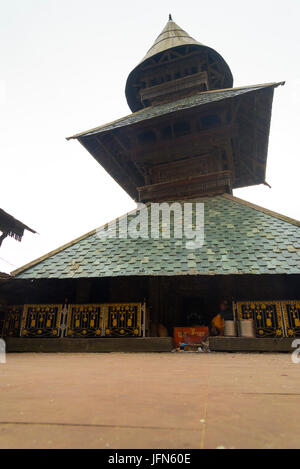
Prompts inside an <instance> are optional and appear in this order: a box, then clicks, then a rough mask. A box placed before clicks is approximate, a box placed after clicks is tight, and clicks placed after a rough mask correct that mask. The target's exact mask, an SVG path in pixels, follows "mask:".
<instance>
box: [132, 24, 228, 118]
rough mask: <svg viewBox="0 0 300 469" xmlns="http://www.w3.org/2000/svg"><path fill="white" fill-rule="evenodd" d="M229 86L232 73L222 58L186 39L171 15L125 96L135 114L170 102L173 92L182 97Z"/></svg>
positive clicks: (136, 68)
mask: <svg viewBox="0 0 300 469" xmlns="http://www.w3.org/2000/svg"><path fill="white" fill-rule="evenodd" d="M170 82H173V83H172V84H171V83H170ZM174 85H176V86H175V88H174ZM232 85H233V77H232V73H231V71H230V68H229V66H228V65H227V63H226V62H225V60H224V59H223V58H222V57H221V55H220V54H218V52H216V51H215V50H214V49H211V48H210V47H207V46H205V45H204V44H201V43H200V42H198V41H196V40H195V39H193V38H192V37H191V36H189V35H188V34H187V33H186V32H185V31H184V30H183V29H181V28H180V27H179V26H178V25H177V24H176V23H175V22H174V21H173V20H172V18H171V15H170V17H169V21H168V22H167V24H166V26H165V28H164V29H163V31H162V32H161V33H160V35H159V36H158V37H157V38H156V40H155V42H154V44H153V45H152V47H150V49H149V50H148V52H147V54H146V55H145V57H144V58H143V59H142V60H141V62H140V63H139V64H138V65H137V66H136V67H135V68H134V69H133V70H132V72H131V73H130V74H129V76H128V79H127V83H126V90H125V93H126V98H127V102H128V105H129V107H130V109H131V110H132V112H135V111H137V110H139V109H142V108H143V107H147V106H149V105H152V104H157V103H161V102H162V101H163V100H165V101H166V100H172V99H173V98H174V92H176V93H177V94H178V93H180V96H179V97H184V96H187V95H190V94H194V93H195V92H197V91H198V92H199V91H205V90H215V89H224V88H231V87H232ZM176 97H178V96H176Z"/></svg>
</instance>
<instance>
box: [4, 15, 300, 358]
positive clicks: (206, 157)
mask: <svg viewBox="0 0 300 469" xmlns="http://www.w3.org/2000/svg"><path fill="white" fill-rule="evenodd" d="M283 84H284V83H282V82H281V83H267V84H258V85H251V86H244V87H238V88H234V87H233V77H232V73H231V71H230V68H229V66H228V64H227V63H226V61H225V60H224V59H223V58H222V57H221V55H220V54H219V53H218V52H216V51H215V50H213V49H211V48H210V47H208V46H205V45H203V44H201V43H200V42H198V41H196V40H195V39H193V38H192V37H190V36H189V35H188V34H187V33H186V32H185V31H183V30H182V29H181V28H180V27H179V26H178V25H177V24H176V23H175V22H174V21H173V20H172V18H171V17H170V18H169V21H168V22H167V25H166V26H165V28H164V29H163V31H162V32H161V34H160V35H159V36H158V37H157V39H156V40H155V42H154V44H153V46H152V47H151V48H150V49H149V50H148V52H147V54H146V56H145V57H144V58H143V59H142V60H141V62H139V64H138V65H137V66H136V67H135V68H134V69H133V71H132V72H131V73H130V74H129V76H128V79H127V83H126V89H125V93H126V99H127V102H128V105H129V107H130V109H131V111H132V113H131V114H130V115H128V116H126V117H123V118H121V119H118V120H116V121H114V122H111V123H109V124H106V125H102V126H100V127H97V128H94V129H91V130H88V131H85V132H81V133H79V134H77V135H74V136H73V137H69V139H77V140H78V141H79V142H80V143H81V144H82V145H83V146H84V147H85V148H86V149H87V150H88V151H89V153H90V154H91V155H92V156H93V157H94V158H95V159H96V160H97V161H98V162H99V164H101V166H103V167H104V168H105V169H106V171H107V172H108V173H109V174H110V175H111V176H112V177H113V178H114V179H115V181H116V182H117V183H118V184H120V186H121V187H122V188H123V189H124V190H125V191H126V192H127V193H128V194H129V195H130V196H131V197H132V198H133V199H134V200H135V201H136V202H137V203H139V204H142V205H139V206H138V213H139V214H141V212H142V211H143V213H144V215H143V216H144V218H143V220H145V219H146V222H145V223H144V225H143V228H142V229H140V231H139V233H138V234H139V236H136V235H135V236H127V235H128V232H126V236H124V232H123V235H122V233H121V232H122V229H123V227H124V220H125V219H126V222H129V223H130V221H132V220H133V219H134V217H136V213H133V212H132V213H129V214H126V215H124V216H123V217H121V218H119V219H118V220H115V221H113V222H112V223H110V224H109V225H108V226H104V227H101V228H99V229H96V230H94V231H92V232H90V233H87V234H86V235H84V236H82V237H81V238H78V239H76V240H74V241H71V242H70V243H68V244H67V245H65V246H62V247H61V248H58V249H57V250H55V251H53V252H51V253H49V254H48V255H45V256H43V257H41V258H40V259H37V260H36V261H33V262H31V263H30V264H28V265H26V266H24V267H22V268H20V269H17V270H16V271H15V272H13V275H14V278H13V279H12V280H11V281H10V282H7V283H6V285H5V287H4V288H3V290H2V291H3V294H4V295H5V298H6V302H7V309H8V312H7V317H8V320H7V323H6V335H7V336H11V338H10V339H9V340H10V341H13V342H11V343H12V344H13V345H12V346H11V348H12V349H14V350H29V349H30V350H33V349H34V350H45V349H47V347H48V350H50V349H51V350H54V351H55V350H72V351H74V350H78V351H81V350H104V349H105V347H106V349H110V347H111V348H112V349H114V350H120V349H126V347H127V345H126V346H125V345H124V344H125V342H124V338H125V340H126V339H127V340H129V341H130V346H131V347H132V348H133V349H135V350H138V349H139V350H166V349H169V348H171V347H172V339H171V338H172V337H173V334H174V328H178V327H182V328H184V327H191V326H195V324H197V325H199V327H200V328H201V327H202V328H203V330H204V329H205V328H207V330H208V327H209V325H210V322H211V318H212V316H214V314H215V313H216V312H217V311H218V307H219V304H220V301H221V300H222V299H226V300H227V301H228V302H229V303H230V304H232V311H233V316H234V318H235V319H240V320H243V319H249V318H252V319H253V320H254V324H255V335H256V338H257V343H259V344H263V343H264V344H265V341H264V339H266V340H270V339H272V338H273V339H276V341H277V342H276V343H277V346H278V347H279V348H280V347H281V349H283V348H284V347H282V346H281V345H278V344H279V342H278V341H281V342H280V344H283V343H284V342H286V341H287V340H290V339H292V338H294V337H296V336H299V335H300V302H299V300H297V298H299V279H300V266H299V253H300V222H299V221H297V220H293V219H291V218H288V217H286V216H284V215H280V214H278V213H275V212H272V211H270V210H266V209H264V208H262V207H259V206H257V205H254V204H251V203H249V202H246V201H244V200H241V199H239V198H237V197H235V196H233V194H232V191H233V190H234V189H236V188H240V187H247V186H252V185H258V184H267V183H266V162H267V153H268V141H269V131H270V120H271V111H272V101H273V94H274V89H275V88H277V87H278V86H279V85H283ZM153 204H156V206H157V205H158V204H159V205H160V208H161V204H164V205H163V207H164V208H165V209H166V207H169V208H170V210H171V211H172V210H173V208H174V205H173V204H176V207H177V210H179V211H180V210H181V208H182V212H181V213H182V214H183V213H184V210H185V207H186V206H189V207H190V208H191V218H190V220H191V221H190V227H189V228H191V229H193V230H194V232H195V230H197V229H199V230H201V233H198V234H199V239H201V242H200V244H198V245H194V248H193V249H191V247H190V245H189V239H188V236H187V234H186V232H185V231H184V234H183V236H182V237H178V236H177V235H178V232H177V231H178V230H177V229H178V226H181V225H182V224H183V223H184V221H183V218H181V219H180V220H179V221H178V217H177V218H176V217H175V214H174V216H171V217H170V226H169V227H168V228H166V226H165V224H164V221H163V220H162V219H160V218H159V220H160V221H159V227H158V231H157V232H156V236H151V233H152V231H151V228H152V225H151V221H152V218H151V213H150V212H151V210H152V206H153ZM197 206H198V207H200V206H201V207H202V209H203V210H202V218H201V224H200V225H199V226H198V225H197V222H196V221H195V220H196V218H195V217H196V215H197ZM172 207H173V208H172ZM182 216H183V215H182ZM126 226H128V225H126ZM166 231H167V233H166ZM109 233H110V234H109ZM135 234H136V231H135ZM166 234H168V235H169V236H167V235H166ZM195 234H197V233H195ZM13 292H14V293H13ZM16 292H17V293H16ZM12 301H13V302H14V305H12ZM16 302H17V304H18V305H17V306H15V305H16ZM11 318H12V319H11ZM195 318H196V319H195ZM195 321H196V322H195ZM16 323H17V325H16ZM153 336H154V337H153ZM151 337H153V342H151ZM30 339H32V340H30ZM111 339H115V342H109V340H111ZM158 339H161V341H160V342H159V340H158ZM254 340H256V339H254ZM26 341H27V342H26ZM34 341H36V342H34ZM43 341H45V342H43ZM46 341H47V344H48V345H47V347H46V345H43V344H46ZM259 341H261V342H259ZM33 343H35V344H39V345H37V346H36V347H35V348H34V345H32V344H33ZM116 343H117V345H116ZM126 343H127V344H128V342H126ZM151 343H153V344H154V345H153V347H152V346H151ZM270 343H271V342H269V344H270ZM28 344H30V345H28ZM62 344H65V345H62ZM108 344H110V345H108ZM112 344H114V345H112ZM121 344H123V345H121ZM137 344H138V345H137ZM159 344H160V345H159ZM288 346H289V347H290V342H289V345H288ZM114 347H116V348H114ZM124 347H125V348H124ZM151 347H152V348H151ZM253 347H254V348H253ZM255 347H256V346H253V345H252V349H255ZM257 347H258V348H256V349H259V347H260V345H258V346H257Z"/></svg>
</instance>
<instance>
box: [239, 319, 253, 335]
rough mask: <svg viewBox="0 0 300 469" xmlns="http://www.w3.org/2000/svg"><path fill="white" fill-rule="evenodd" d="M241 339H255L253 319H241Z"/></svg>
mask: <svg viewBox="0 0 300 469" xmlns="http://www.w3.org/2000/svg"><path fill="white" fill-rule="evenodd" d="M239 335H240V337H255V331H254V322H253V319H241V320H240V321H239Z"/></svg>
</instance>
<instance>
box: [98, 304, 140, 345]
mask: <svg viewBox="0 0 300 469" xmlns="http://www.w3.org/2000/svg"><path fill="white" fill-rule="evenodd" d="M105 335H106V336H117V337H126V336H133V337H139V336H141V335H142V328H141V304H140V303H109V304H106V305H105Z"/></svg>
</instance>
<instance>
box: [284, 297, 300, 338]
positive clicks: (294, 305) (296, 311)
mask: <svg viewBox="0 0 300 469" xmlns="http://www.w3.org/2000/svg"><path fill="white" fill-rule="evenodd" d="M281 305H282V311H283V317H284V321H285V328H286V335H287V337H300V301H297V300H288V301H282V302H281Z"/></svg>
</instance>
